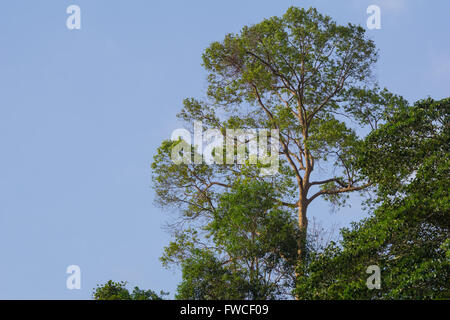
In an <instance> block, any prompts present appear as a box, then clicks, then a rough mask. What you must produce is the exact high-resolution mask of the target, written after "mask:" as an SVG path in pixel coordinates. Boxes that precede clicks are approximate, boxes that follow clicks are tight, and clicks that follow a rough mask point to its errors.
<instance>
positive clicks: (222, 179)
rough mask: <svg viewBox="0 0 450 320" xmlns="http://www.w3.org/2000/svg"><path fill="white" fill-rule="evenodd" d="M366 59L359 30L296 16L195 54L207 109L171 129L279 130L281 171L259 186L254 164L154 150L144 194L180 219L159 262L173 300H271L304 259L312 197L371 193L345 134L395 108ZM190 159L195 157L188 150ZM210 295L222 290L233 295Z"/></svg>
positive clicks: (400, 103)
mask: <svg viewBox="0 0 450 320" xmlns="http://www.w3.org/2000/svg"><path fill="white" fill-rule="evenodd" d="M376 59H377V51H376V49H375V45H374V43H373V41H371V40H369V39H368V38H367V37H366V35H365V31H364V29H363V28H362V27H360V26H356V25H352V24H348V25H345V26H341V25H338V24H337V23H336V22H334V21H333V20H332V19H331V18H330V17H328V16H324V15H322V14H320V13H318V12H317V10H315V9H313V8H311V9H307V10H306V9H300V8H295V7H292V8H289V9H288V10H287V12H286V13H285V14H284V15H283V16H281V17H272V18H269V19H265V20H263V21H262V22H260V23H258V24H255V25H252V26H245V27H244V28H243V29H242V30H241V31H240V32H239V33H238V34H228V35H226V36H225V38H224V39H223V41H220V42H213V43H212V44H211V45H210V46H209V47H208V48H207V49H206V50H205V51H204V54H203V66H204V68H205V69H206V71H207V73H208V78H207V79H208V91H207V97H206V98H205V99H203V100H198V99H194V98H189V99H185V100H184V107H183V109H182V110H181V112H180V113H179V115H178V116H179V118H180V119H182V120H183V121H184V122H185V123H186V124H187V125H188V126H192V125H193V124H194V122H195V121H200V122H202V123H203V130H204V131H206V130H207V129H215V130H218V131H219V132H221V133H225V132H226V130H227V129H236V128H239V129H253V128H266V129H276V130H279V134H280V137H279V138H280V148H279V150H278V152H279V155H280V165H279V172H278V174H277V175H274V176H261V175H260V174H259V172H260V170H259V169H260V168H261V166H262V164H261V163H257V164H249V162H246V163H245V164H237V163H235V164H233V165H229V164H220V163H217V164H213V165H206V164H205V163H197V164H196V163H184V164H183V163H182V164H178V163H174V162H173V161H172V159H171V155H172V153H173V152H174V151H175V154H177V155H178V154H179V153H178V152H177V148H178V147H179V146H180V143H186V142H183V141H174V142H172V141H164V142H163V143H162V145H161V146H160V148H159V149H158V153H157V155H155V157H154V162H153V164H152V170H153V186H154V189H155V192H156V195H157V199H156V201H157V203H158V204H159V205H161V206H162V207H164V208H175V209H176V210H179V212H181V215H180V217H179V220H178V221H176V222H175V223H174V224H173V227H174V228H173V231H174V235H175V240H174V241H173V242H172V243H171V244H170V245H169V247H168V248H167V249H166V252H165V255H164V257H163V258H162V260H163V262H164V263H165V264H166V265H170V264H178V265H179V266H181V267H182V269H183V284H182V285H181V286H180V288H179V295H180V297H184V298H192V299H194V298H195V299H198V298H200V297H203V298H209V297H235V296H239V297H245V298H255V297H261V298H272V297H275V296H286V294H287V293H286V292H288V291H290V290H287V289H286V288H287V287H289V286H290V289H292V288H293V287H294V285H293V281H292V279H294V278H295V277H296V273H295V271H294V266H295V263H293V258H295V259H297V260H301V259H303V256H304V254H305V252H306V251H307V250H306V244H307V243H306V235H307V226H308V219H307V208H308V206H309V204H310V203H311V202H312V201H313V200H314V199H316V198H317V197H322V198H324V199H325V200H329V201H331V202H332V203H333V204H335V205H343V204H345V200H346V194H347V193H349V192H352V191H359V190H363V189H365V188H367V187H369V186H370V185H371V181H369V179H368V178H367V175H364V174H362V172H361V167H360V166H358V165H357V160H358V159H357V158H358V154H359V153H360V151H361V149H363V148H364V147H363V141H362V138H361V137H359V136H358V135H357V133H356V131H355V130H354V129H353V128H352V127H350V126H349V123H355V124H356V125H357V126H367V127H369V126H371V127H372V129H375V128H376V127H377V126H378V125H379V124H380V123H383V122H384V121H386V119H388V118H389V116H391V115H392V113H393V112H394V111H395V110H396V109H399V108H400V109H401V108H403V107H404V105H405V101H404V100H403V99H402V98H401V97H398V96H396V95H393V94H391V93H389V92H388V91H387V90H386V89H380V88H379V87H378V86H377V85H376V84H375V83H374V81H372V80H373V78H372V68H373V65H374V63H375V62H376ZM348 119H349V120H350V121H348ZM223 153H224V150H221V149H220V148H219V149H216V150H215V151H214V155H215V156H218V157H220V156H221V155H223ZM184 155H185V156H186V155H187V156H189V149H186V152H185V154H184ZM191 155H196V156H197V157H198V156H199V155H197V154H196V150H194V148H193V147H192V148H191ZM234 156H236V154H235V153H234ZM318 165H320V166H321V168H322V169H323V170H321V171H322V172H320V173H319V172H317V173H316V171H315V169H316V168H317V166H318ZM294 215H296V218H297V223H294V219H295V218H294ZM294 225H295V227H294ZM274 230H275V231H274ZM225 262H226V263H225ZM257 264H258V265H257ZM204 270H212V271H211V272H213V273H214V274H217V275H219V276H218V279H225V280H223V281H224V282H220V281H219V280H217V281H211V277H210V276H209V275H208V274H206V273H205V272H204ZM270 274H273V277H272V278H270V279H272V280H269V276H268V275H270ZM288 274H289V275H288ZM230 275H231V276H232V277H231V278H230ZM234 277H237V278H238V279H239V281H237V280H236V281H235V278H234ZM274 278H275V279H277V281H275V282H274V281H273V279H274ZM201 279H203V280H202V281H200V280H201ZM230 279H233V280H230ZM221 281H222V280H221ZM199 283H202V285H199ZM206 283H207V284H208V285H207V286H204V284H206ZM242 283H246V284H247V285H242ZM212 286H213V287H214V288H216V289H217V290H219V291H220V287H221V286H231V287H233V288H234V289H230V290H231V291H230V292H233V294H231V295H230V296H224V295H223V294H216V293H213V292H212V291H211V290H212V289H211V287H212ZM205 288H207V289H205ZM243 288H245V289H243ZM249 288H250V289H249ZM252 288H258V289H257V290H256V289H252ZM274 288H277V289H274ZM220 292H222V291H220ZM237 293H239V294H237Z"/></svg>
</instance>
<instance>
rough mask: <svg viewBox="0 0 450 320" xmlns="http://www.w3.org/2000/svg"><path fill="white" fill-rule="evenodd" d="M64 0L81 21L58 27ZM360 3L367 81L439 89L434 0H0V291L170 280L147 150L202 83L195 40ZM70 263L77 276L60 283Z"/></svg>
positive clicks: (446, 77)
mask: <svg viewBox="0 0 450 320" xmlns="http://www.w3.org/2000/svg"><path fill="white" fill-rule="evenodd" d="M72 4H76V5H79V6H80V8H81V19H82V29H81V30H68V29H67V28H66V23H65V22H66V18H67V17H68V15H67V14H66V8H67V7H68V6H69V5H72ZM371 4H377V5H379V6H380V8H381V27H382V28H381V29H380V30H369V31H368V35H369V36H370V37H371V38H372V39H374V41H375V43H376V45H377V47H378V48H379V50H380V59H379V63H378V64H377V69H376V75H377V77H378V80H379V82H380V84H381V85H382V86H386V87H388V88H389V89H390V90H391V91H393V92H395V93H398V94H401V95H403V96H404V97H405V98H406V99H408V100H409V101H415V100H417V99H420V98H425V97H427V96H431V97H433V98H436V99H439V98H443V97H446V96H449V93H450V41H448V37H449V32H450V20H449V19H448V14H449V12H450V2H448V1H445V0H440V1H437V0H436V1H425V0H422V1H421V0H383V1H380V0H379V1H376V0H370V1H366V0H345V1H332V0H316V1H300V0H298V1H267V0H266V1H261V0H251V1H250V0H245V1H243V0H239V1H238V0H228V1H210V0H209V1H206V0H205V1H181V0H180V1H148V0H131V1H125V0H122V1H108V0H96V1H88V0H70V1H69V0H52V1H50V0H41V1H31V0H29V1H22V0H14V1H12V0H9V1H2V2H1V4H0V41H1V46H0V88H1V89H0V148H1V151H0V299H88V298H90V296H91V294H92V288H94V287H95V286H96V284H98V283H102V282H105V281H107V280H109V279H113V280H127V281H129V282H130V284H131V285H139V286H140V287H142V288H151V289H153V290H157V291H159V290H161V289H162V290H165V291H170V292H171V293H172V294H173V293H174V291H175V288H176V284H177V282H178V281H179V279H180V274H179V272H178V271H176V270H166V269H164V268H163V267H162V266H161V264H160V262H159V260H158V257H159V256H160V255H161V253H162V250H163V247H164V246H165V245H166V244H167V243H168V242H169V240H170V238H169V236H168V235H167V234H166V233H165V232H164V230H163V229H162V226H163V225H164V221H166V220H167V219H168V216H167V213H165V212H162V211H161V210H160V209H158V208H157V207H155V206H154V205H153V199H154V194H153V191H152V189H151V179H150V174H151V172H150V163H151V160H152V157H153V154H154V152H155V150H156V148H157V147H158V145H159V143H160V142H161V140H163V139H168V138H169V137H170V134H171V132H172V131H173V130H174V129H176V128H178V127H179V126H180V124H179V123H178V122H177V120H176V118H175V115H176V113H177V112H178V111H179V110H180V108H181V101H182V99H183V98H185V97H202V96H204V93H205V88H206V81H205V73H204V71H203V70H202V68H201V66H200V63H201V54H202V51H203V50H204V48H206V47H207V46H208V44H209V43H210V42H212V41H216V40H221V39H222V38H223V36H224V35H225V34H226V33H229V32H238V31H239V30H240V28H241V27H242V26H244V25H248V24H253V23H257V22H259V21H260V20H261V19H263V18H265V17H270V16H273V15H281V14H282V13H283V12H284V11H285V10H286V9H287V8H288V7H289V6H291V5H296V6H303V7H309V6H314V7H316V8H318V9H319V11H321V12H322V13H325V14H328V15H331V16H332V17H333V18H335V19H336V20H337V21H338V22H339V23H347V22H352V23H358V24H361V25H363V26H365V25H366V23H365V22H366V19H367V17H368V15H367V14H366V8H367V7H368V6H369V5H371ZM309 213H310V214H312V215H313V216H315V217H317V219H318V220H320V221H322V222H323V223H324V225H325V226H329V225H331V224H333V223H335V222H336V223H339V226H345V225H347V224H348V223H349V222H350V221H352V220H357V219H360V218H361V217H363V216H364V215H365V213H363V212H361V210H360V208H359V207H358V206H353V207H352V208H344V209H342V210H340V211H339V212H338V213H333V214H330V210H329V207H328V205H327V204H325V203H323V202H321V201H318V202H316V203H315V204H314V205H313V206H312V207H311V209H310V210H309ZM72 264H76V265H79V266H80V267H81V272H82V288H81V290H68V289H67V288H66V278H67V276H68V275H67V274H66V273H65V272H66V268H67V266H69V265H72Z"/></svg>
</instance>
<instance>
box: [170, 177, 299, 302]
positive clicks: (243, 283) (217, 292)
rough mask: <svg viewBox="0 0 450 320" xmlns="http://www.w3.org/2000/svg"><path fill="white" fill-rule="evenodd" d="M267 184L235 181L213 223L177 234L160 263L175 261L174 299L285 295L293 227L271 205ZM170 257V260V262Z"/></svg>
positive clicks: (292, 222) (293, 256)
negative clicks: (178, 274) (178, 272)
mask: <svg viewBox="0 0 450 320" xmlns="http://www.w3.org/2000/svg"><path fill="white" fill-rule="evenodd" d="M274 193H276V191H275V190H273V188H272V187H271V185H270V184H268V183H260V182H255V181H252V180H250V179H246V180H239V181H238V182H237V183H236V184H235V185H234V186H233V188H232V189H231V190H230V192H226V193H224V194H223V195H222V196H221V198H220V201H219V206H218V207H217V209H216V210H215V211H214V218H213V219H212V221H211V222H210V223H209V224H207V225H206V226H205V227H204V228H203V229H204V231H206V232H207V233H206V237H205V238H206V239H205V240H204V241H206V240H207V239H209V240H210V241H209V243H208V244H205V243H204V242H202V241H200V239H198V238H197V236H196V235H197V232H195V231H192V230H191V232H190V235H191V237H190V238H189V240H187V238H188V236H187V234H188V233H182V234H180V235H179V237H178V242H176V243H172V244H171V245H170V246H169V247H168V248H167V249H166V254H165V256H164V258H163V260H164V261H169V260H171V261H173V262H174V261H176V260H178V261H180V262H181V266H182V271H183V281H182V283H181V284H180V286H179V288H178V295H177V298H180V299H273V298H276V297H284V296H287V295H289V294H290V288H291V287H292V281H293V272H294V269H293V266H294V265H295V261H296V258H297V257H296V254H297V242H296V232H297V231H296V230H297V227H296V224H295V220H294V219H293V216H292V214H291V213H289V212H287V211H283V210H280V209H279V208H278V207H277V205H276V203H274V201H273V195H274ZM174 257H175V259H174Z"/></svg>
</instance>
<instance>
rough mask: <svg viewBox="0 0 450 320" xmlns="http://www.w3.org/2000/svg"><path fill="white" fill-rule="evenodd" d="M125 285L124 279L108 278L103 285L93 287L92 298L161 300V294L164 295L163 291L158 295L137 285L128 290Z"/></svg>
mask: <svg viewBox="0 0 450 320" xmlns="http://www.w3.org/2000/svg"><path fill="white" fill-rule="evenodd" d="M126 285H127V283H126V282H125V281H121V282H114V281H112V280H109V281H108V282H107V283H105V284H104V285H102V286H100V285H98V286H97V288H95V290H94V293H93V298H94V300H162V296H163V295H166V293H164V292H161V295H158V294H156V293H155V292H154V291H152V290H141V289H139V288H138V287H135V288H134V289H133V291H132V292H129V291H128V289H127V288H126Z"/></svg>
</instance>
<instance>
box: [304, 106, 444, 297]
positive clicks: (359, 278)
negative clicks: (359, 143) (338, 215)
mask: <svg viewBox="0 0 450 320" xmlns="http://www.w3.org/2000/svg"><path fill="white" fill-rule="evenodd" d="M449 113H450V99H449V98H447V99H444V100H441V101H433V100H431V99H428V100H424V101H419V102H418V103H416V105H414V106H413V107H409V108H404V109H402V110H400V111H398V112H397V113H395V114H394V115H393V116H392V117H390V120H389V122H388V123H387V124H385V125H383V126H382V127H381V128H380V129H379V130H376V131H375V132H373V133H372V134H370V135H369V136H368V137H367V139H366V141H365V144H364V153H363V156H362V158H361V159H360V164H359V165H360V166H361V167H362V170H363V172H364V173H365V174H367V175H368V176H369V177H370V178H371V179H372V181H374V182H376V183H377V186H378V188H377V192H378V199H377V200H378V203H380V205H379V206H378V207H377V208H376V210H375V211H374V213H373V214H372V215H371V216H370V217H369V218H367V219H364V220H363V221H361V222H359V223H354V224H353V226H352V228H351V229H344V230H343V231H342V237H343V240H342V242H341V243H340V245H339V246H337V245H335V244H332V245H330V246H329V247H328V248H327V249H326V250H325V251H324V252H315V253H311V256H310V259H309V261H307V262H305V263H304V265H303V268H304V270H305V274H306V276H305V277H304V278H303V279H302V280H301V281H300V282H299V283H298V285H297V294H298V296H299V297H301V298H304V299H449V298H450V288H449V283H450V265H449V263H450V260H449V242H450V240H449V235H450V233H449V231H450V219H449V212H450V210H449V209H450V208H449V194H448V190H449V189H450V182H449V181H450V180H449V177H450V167H449V164H450V162H449V159H450V157H449V156H450V154H449V153H450V152H449V150H450V140H449V137H450V135H449V133H450V132H449V131H450V126H449V121H448V119H449ZM369 265H378V266H379V267H380V268H381V276H382V287H381V289H380V290H369V289H368V288H367V287H366V284H365V280H366V279H367V277H368V275H367V274H365V271H366V268H367V267H368V266H369Z"/></svg>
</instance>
